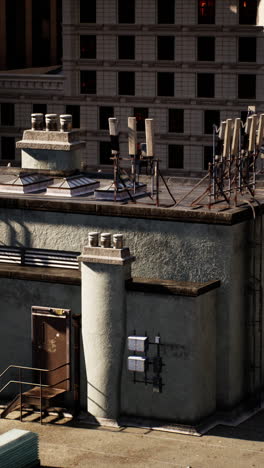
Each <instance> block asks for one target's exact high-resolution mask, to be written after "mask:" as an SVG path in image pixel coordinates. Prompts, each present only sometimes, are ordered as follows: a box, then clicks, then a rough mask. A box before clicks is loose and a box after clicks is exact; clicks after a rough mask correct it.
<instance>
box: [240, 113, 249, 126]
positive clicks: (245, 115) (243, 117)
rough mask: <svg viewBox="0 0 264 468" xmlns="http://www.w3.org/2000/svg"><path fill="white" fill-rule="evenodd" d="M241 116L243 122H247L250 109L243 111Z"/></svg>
mask: <svg viewBox="0 0 264 468" xmlns="http://www.w3.org/2000/svg"><path fill="white" fill-rule="evenodd" d="M240 118H241V120H242V122H243V124H244V123H246V121H247V118H248V111H247V110H246V111H241V113H240Z"/></svg>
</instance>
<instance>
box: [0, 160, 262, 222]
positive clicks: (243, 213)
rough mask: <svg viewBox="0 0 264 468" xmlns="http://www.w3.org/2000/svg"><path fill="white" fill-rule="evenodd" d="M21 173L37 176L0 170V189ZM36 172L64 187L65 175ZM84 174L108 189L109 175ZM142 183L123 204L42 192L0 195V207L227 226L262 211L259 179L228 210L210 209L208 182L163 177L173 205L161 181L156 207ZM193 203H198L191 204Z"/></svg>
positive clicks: (223, 204)
mask: <svg viewBox="0 0 264 468" xmlns="http://www.w3.org/2000/svg"><path fill="white" fill-rule="evenodd" d="M21 172H23V173H24V174H25V173H27V174H32V173H36V171H30V170H27V171H25V169H24V170H23V171H22V170H19V169H15V168H10V169H9V168H5V169H4V168H3V169H1V171H0V186H1V184H3V183H4V184H8V183H9V182H11V181H12V180H14V174H15V173H16V174H17V176H19V173H20V175H21ZM38 173H40V174H42V175H43V174H46V175H49V177H53V178H54V181H56V184H63V183H64V180H65V177H63V175H64V176H65V174H62V173H60V172H58V171H55V172H52V171H38ZM67 175H70V174H67ZM85 175H86V176H88V177H89V178H93V179H94V180H96V181H99V182H100V184H101V188H103V187H109V185H110V183H111V174H106V176H105V178H102V177H101V176H100V178H98V177H96V174H95V173H94V174H91V173H87V174H85ZM97 176H98V174H97ZM141 180H142V181H143V182H145V183H146V184H147V189H146V195H142V196H141V197H140V198H136V199H134V198H133V197H132V198H131V199H128V200H126V201H122V202H118V201H117V202H114V201H98V200H96V199H95V196H94V195H93V194H92V195H88V196H86V195H82V196H73V197H72V198H69V197H66V196H65V197H64V196H61V195H60V196H51V195H48V194H46V193H45V192H37V193H36V192H35V193H30V194H17V193H3V192H0V207H1V208H6V209H26V210H37V211H55V212H64V213H81V214H91V215H97V216H118V217H129V218H131V217H132V218H134V217H135V218H147V219H159V220H164V221H183V222H197V223H209V224H211V223H212V224H226V225H232V224H236V223H238V222H241V221H244V220H247V219H252V217H253V212H255V213H256V214H259V213H262V212H263V211H264V186H263V181H262V179H259V180H258V182H257V189H256V193H255V199H253V198H252V196H251V195H250V194H248V195H244V196H243V197H242V196H238V200H237V206H234V203H233V204H232V206H231V207H229V206H228V204H227V203H226V202H225V201H224V200H219V202H218V203H215V204H213V205H212V206H211V208H210V209H209V207H208V196H207V193H206V189H207V187H208V180H203V179H200V180H199V181H198V182H197V179H191V178H189V179H185V178H179V177H166V178H165V181H166V183H167V184H168V187H169V190H170V192H171V194H172V196H173V198H174V199H175V200H176V203H175V202H174V201H173V199H172V198H171V196H170V195H169V192H168V190H167V188H166V187H165V185H164V184H163V182H162V180H160V190H159V206H156V197H155V195H154V197H151V179H150V177H149V176H142V179H141ZM200 197H201V198H200ZM199 198H200V200H199ZM195 200H198V201H197V203H195V204H194V202H195Z"/></svg>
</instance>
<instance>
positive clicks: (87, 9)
mask: <svg viewBox="0 0 264 468" xmlns="http://www.w3.org/2000/svg"><path fill="white" fill-rule="evenodd" d="M80 23H96V0H80Z"/></svg>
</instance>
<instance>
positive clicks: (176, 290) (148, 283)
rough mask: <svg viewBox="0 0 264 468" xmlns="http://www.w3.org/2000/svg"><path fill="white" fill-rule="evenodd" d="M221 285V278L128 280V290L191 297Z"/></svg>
mask: <svg viewBox="0 0 264 468" xmlns="http://www.w3.org/2000/svg"><path fill="white" fill-rule="evenodd" d="M220 285H221V281H220V280H215V281H208V282H206V283H193V282H189V281H188V282H187V281H171V280H159V279H158V280H156V279H143V278H133V279H131V280H127V281H126V289H127V290H128V291H137V292H144V293H151V294H166V295H172V296H189V297H197V296H201V295H202V294H205V293H207V292H209V291H212V290H214V289H216V288H219V287H220Z"/></svg>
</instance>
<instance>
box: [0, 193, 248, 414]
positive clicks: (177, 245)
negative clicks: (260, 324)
mask: <svg viewBox="0 0 264 468" xmlns="http://www.w3.org/2000/svg"><path fill="white" fill-rule="evenodd" d="M11 201H12V200H11V199H9V200H8V202H9V203H11ZM18 201H19V200H15V202H16V203H17V202H18ZM31 201H32V200H31ZM35 201H36V202H37V200H35ZM38 203H39V204H40V205H41V201H38ZM45 204H46V202H45ZM69 206H70V204H69ZM102 206H104V205H102ZM249 227H250V226H249V222H244V223H240V224H237V225H234V226H224V225H223V226H221V225H214V224H198V223H190V222H186V223H185V222H177V221H171V220H169V221H168V220H166V221H165V220H164V221H162V220H157V219H141V218H130V217H129V218H126V217H118V216H117V217H112V216H102V215H100V212H99V216H96V215H95V214H87V215H84V214H74V213H69V212H68V213H67V215H66V214H65V213H60V212H49V211H29V210H16V209H2V210H1V212H0V238H1V242H3V244H6V245H10V246H16V245H21V246H25V247H34V248H48V249H49V248H53V249H58V250H69V251H72V250H76V251H77V252H80V251H82V249H83V247H84V246H85V245H86V244H87V238H88V232H91V231H93V232H94V231H99V232H110V233H116V232H120V233H122V234H124V237H125V243H126V245H129V247H130V250H131V252H132V253H133V254H134V255H135V256H136V257H137V262H135V263H134V265H133V270H132V271H133V276H141V277H145V278H156V279H158V278H161V279H165V280H166V279H168V280H177V281H194V282H207V281H212V280H221V288H220V289H219V290H218V293H217V294H218V298H217V318H216V320H217V402H218V405H219V407H228V406H232V405H234V404H236V403H237V402H239V401H240V400H241V398H242V397H243V395H244V388H245V372H244V363H243V358H242V357H243V353H244V349H245V328H244V324H245V314H246V313H247V303H246V302H245V301H244V293H245V291H246V287H247V282H248V279H249V275H250V272H249V264H248V234H249Z"/></svg>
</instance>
